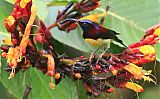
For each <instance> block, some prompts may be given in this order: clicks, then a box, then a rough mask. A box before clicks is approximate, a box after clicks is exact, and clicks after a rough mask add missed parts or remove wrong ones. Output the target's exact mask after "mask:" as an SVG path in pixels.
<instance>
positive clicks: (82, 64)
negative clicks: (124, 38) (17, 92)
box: [1, 0, 160, 96]
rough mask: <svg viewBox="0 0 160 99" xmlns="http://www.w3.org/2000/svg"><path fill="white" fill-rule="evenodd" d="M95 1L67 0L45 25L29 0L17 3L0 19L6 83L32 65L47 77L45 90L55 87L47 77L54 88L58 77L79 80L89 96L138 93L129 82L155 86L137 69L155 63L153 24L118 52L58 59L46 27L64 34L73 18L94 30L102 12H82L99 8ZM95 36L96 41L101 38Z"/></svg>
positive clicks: (159, 29)
mask: <svg viewBox="0 0 160 99" xmlns="http://www.w3.org/2000/svg"><path fill="white" fill-rule="evenodd" d="M99 2H100V0H82V1H81V2H78V3H76V4H73V3H72V2H70V3H69V4H68V5H67V6H66V7H65V9H63V11H59V13H58V15H57V18H56V22H55V23H54V24H52V25H50V26H48V27H46V26H45V24H44V23H43V22H42V21H41V20H40V19H38V18H37V17H36V7H35V6H34V5H32V0H17V1H16V2H15V6H14V9H13V12H12V13H11V15H9V16H8V17H7V18H6V19H5V20H4V24H5V26H6V29H7V31H8V32H10V33H11V37H10V38H7V39H4V40H3V42H4V43H5V44H6V45H3V46H1V50H2V51H3V52H2V54H1V56H2V57H4V58H6V60H7V64H8V67H6V71H8V72H11V73H10V76H9V77H8V79H11V78H12V77H13V76H14V75H15V74H16V73H18V71H20V70H27V69H28V68H29V67H31V66H32V67H36V68H37V69H39V70H40V71H42V72H43V73H44V74H46V75H48V76H50V77H51V82H50V87H51V88H54V86H55V85H54V84H53V82H52V81H53V78H54V79H55V84H59V83H60V81H61V79H63V78H64V77H65V76H68V77H70V78H72V79H74V80H77V79H79V80H82V82H83V84H84V86H85V88H86V90H87V93H88V94H91V95H94V96H98V95H100V94H101V93H102V92H107V93H110V92H112V91H113V90H112V88H113V87H117V88H129V89H132V90H134V91H136V92H143V91H144V89H143V88H142V86H140V85H138V84H136V83H134V82H133V81H132V80H135V79H136V80H142V79H143V80H144V81H149V82H150V81H151V82H154V83H156V81H155V80H153V79H152V78H150V76H152V74H151V71H150V70H148V71H147V70H144V69H143V68H142V67H140V66H138V65H141V64H146V63H149V62H152V61H155V60H156V53H155V49H154V47H153V45H154V44H156V43H157V41H158V40H159V38H158V36H159V35H160V25H159V24H158V25H156V26H154V27H151V28H150V29H149V30H147V31H146V34H145V36H144V37H143V38H142V39H141V40H140V41H139V42H136V43H134V44H131V45H129V46H128V47H127V48H126V49H125V50H124V51H123V52H122V53H121V54H112V53H109V54H108V53H105V52H104V53H103V54H101V55H99V56H97V55H95V54H94V53H93V54H91V56H90V57H89V58H87V57H84V56H80V57H77V58H69V57H66V56H64V55H61V56H59V55H58V53H57V52H56V50H55V48H54V47H55V46H54V42H53V37H52V34H51V32H50V31H49V29H51V28H53V27H55V26H57V27H58V28H59V30H63V31H70V30H73V29H75V28H76V27H77V26H78V25H77V22H78V21H77V20H82V21H85V22H88V23H90V24H91V25H93V26H94V27H92V28H96V29H97V28H98V26H100V24H98V18H99V17H104V16H105V15H106V10H103V11H102V12H103V13H102V14H92V15H88V16H85V15H83V13H87V12H89V11H92V10H94V9H96V8H97V7H99V6H100V3H99ZM71 19H72V20H71ZM73 19H74V21H73ZM84 26H85V27H84V28H86V27H87V28H89V27H88V25H85V24H84ZM98 29H99V30H100V29H103V30H102V31H104V33H105V30H106V29H105V28H104V27H103V28H102V27H101V28H98ZM88 32H89V31H88ZM97 33H99V31H97ZM97 33H96V34H97ZM100 33H101V31H100ZM110 33H111V34H110V35H108V36H110V37H111V38H112V37H113V36H114V39H115V37H116V36H115V35H116V34H117V33H115V32H114V31H113V30H110ZM97 35H98V36H99V37H101V35H103V34H97ZM92 36H94V35H92ZM106 38H107V37H106ZM115 40H119V39H117V38H116V39H115ZM121 43H122V42H121Z"/></svg>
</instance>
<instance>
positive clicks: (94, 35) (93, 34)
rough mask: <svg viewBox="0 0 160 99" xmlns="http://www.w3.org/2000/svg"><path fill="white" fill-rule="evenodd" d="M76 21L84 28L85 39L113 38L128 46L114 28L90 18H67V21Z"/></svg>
mask: <svg viewBox="0 0 160 99" xmlns="http://www.w3.org/2000/svg"><path fill="white" fill-rule="evenodd" d="M67 20H68V21H75V22H77V23H78V24H79V26H80V27H81V28H82V30H83V38H84V39H94V40H97V39H100V38H101V39H113V40H114V41H116V42H118V43H120V44H122V45H123V46H124V47H126V45H125V44H123V41H122V40H120V39H119V38H118V37H117V35H119V33H117V32H116V31H114V30H111V29H107V28H105V27H103V26H101V25H99V24H97V23H95V22H92V21H90V20H79V19H72V18H68V19H66V21H67Z"/></svg>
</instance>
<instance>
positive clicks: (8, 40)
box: [2, 38, 13, 46]
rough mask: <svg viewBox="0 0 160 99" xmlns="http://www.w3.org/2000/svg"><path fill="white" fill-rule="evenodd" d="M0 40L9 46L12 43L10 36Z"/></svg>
mask: <svg viewBox="0 0 160 99" xmlns="http://www.w3.org/2000/svg"><path fill="white" fill-rule="evenodd" d="M2 42H3V43H4V44H6V45H10V46H12V45H13V43H12V41H11V38H6V39H3V40H2Z"/></svg>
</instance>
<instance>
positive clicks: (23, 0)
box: [20, 0, 31, 8]
mask: <svg viewBox="0 0 160 99" xmlns="http://www.w3.org/2000/svg"><path fill="white" fill-rule="evenodd" d="M30 1H31V0H21V1H20V7H21V8H25V6H26V5H27V3H29V2H30Z"/></svg>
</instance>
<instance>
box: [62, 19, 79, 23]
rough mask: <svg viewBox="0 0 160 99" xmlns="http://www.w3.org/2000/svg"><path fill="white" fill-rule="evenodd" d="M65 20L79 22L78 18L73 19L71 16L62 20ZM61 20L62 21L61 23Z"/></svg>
mask: <svg viewBox="0 0 160 99" xmlns="http://www.w3.org/2000/svg"><path fill="white" fill-rule="evenodd" d="M66 21H73V22H77V23H78V22H79V20H78V19H73V18H68V19H65V20H64V21H63V22H66ZM63 22H62V23H63Z"/></svg>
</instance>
